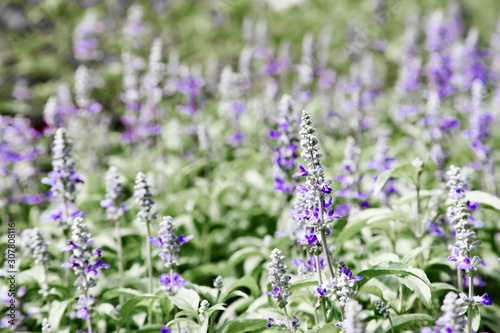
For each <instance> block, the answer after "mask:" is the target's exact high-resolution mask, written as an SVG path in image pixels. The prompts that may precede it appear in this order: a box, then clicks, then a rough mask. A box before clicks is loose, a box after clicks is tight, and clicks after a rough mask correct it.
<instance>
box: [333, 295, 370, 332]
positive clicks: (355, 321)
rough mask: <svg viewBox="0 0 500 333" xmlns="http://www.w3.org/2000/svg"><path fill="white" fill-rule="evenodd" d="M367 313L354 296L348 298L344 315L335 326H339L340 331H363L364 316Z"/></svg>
mask: <svg viewBox="0 0 500 333" xmlns="http://www.w3.org/2000/svg"><path fill="white" fill-rule="evenodd" d="M366 317H368V315H367V313H366V312H364V311H363V307H362V306H361V304H359V303H358V301H356V300H355V299H354V298H352V299H349V301H348V302H347V304H346V306H345V315H344V320H343V321H342V323H338V324H337V326H340V327H341V331H340V332H341V333H365V332H366V331H365V322H364V320H365V318H366Z"/></svg>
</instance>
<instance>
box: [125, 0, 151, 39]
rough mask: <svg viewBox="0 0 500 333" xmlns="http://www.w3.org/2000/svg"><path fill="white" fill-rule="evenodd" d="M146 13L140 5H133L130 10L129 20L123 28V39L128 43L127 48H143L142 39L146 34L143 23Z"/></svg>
mask: <svg viewBox="0 0 500 333" xmlns="http://www.w3.org/2000/svg"><path fill="white" fill-rule="evenodd" d="M143 16H144V12H143V10H142V7H141V6H140V5H139V4H133V5H131V6H130V8H129V9H128V13H127V20H126V22H125V24H124V26H123V30H122V32H123V37H124V38H125V40H126V41H127V44H128V45H127V46H128V47H130V48H132V49H139V48H140V47H141V39H142V37H143V36H144V33H145V32H146V31H145V30H146V29H145V27H144V25H143V23H142V19H143Z"/></svg>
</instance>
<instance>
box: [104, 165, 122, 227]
mask: <svg viewBox="0 0 500 333" xmlns="http://www.w3.org/2000/svg"><path fill="white" fill-rule="evenodd" d="M122 195H123V184H122V182H121V180H120V174H119V173H118V169H117V168H116V167H114V166H112V167H110V168H109V169H108V172H107V173H106V196H105V197H106V199H104V200H101V207H104V208H106V217H107V219H108V221H118V220H119V219H120V217H122V216H123V213H124V212H125V210H126V207H125V204H124V203H120V199H121V197H122Z"/></svg>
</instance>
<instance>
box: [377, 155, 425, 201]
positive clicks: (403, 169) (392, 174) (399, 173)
mask: <svg viewBox="0 0 500 333" xmlns="http://www.w3.org/2000/svg"><path fill="white" fill-rule="evenodd" d="M417 172H418V170H417V169H416V168H415V167H414V166H413V165H412V164H411V163H408V162H406V163H403V164H399V165H396V166H394V167H393V168H391V169H389V170H385V171H383V172H382V173H381V174H380V175H379V176H378V177H377V181H376V182H375V187H374V188H373V195H377V194H378V193H379V192H380V191H381V190H382V188H383V187H384V185H385V183H387V181H388V180H389V179H391V178H402V177H407V178H409V179H411V180H412V181H414V179H415V176H416V175H417Z"/></svg>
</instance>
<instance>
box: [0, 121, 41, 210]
mask: <svg viewBox="0 0 500 333" xmlns="http://www.w3.org/2000/svg"><path fill="white" fill-rule="evenodd" d="M38 136H39V133H38V132H37V131H36V130H35V129H34V128H32V127H31V126H30V122H29V119H28V118H25V117H21V116H16V117H9V116H0V178H1V179H2V181H1V182H0V197H1V198H0V207H3V206H4V205H7V204H11V203H12V204H14V203H18V202H24V203H27V204H36V203H39V202H40V201H42V199H43V195H41V194H38V193H36V192H37V191H38V186H36V184H33V185H31V179H32V178H34V177H33V176H34V174H35V170H36V168H34V167H33V165H32V164H31V163H32V161H34V160H35V158H36V157H37V155H38V154H39V153H40V152H41V150H40V149H38V148H36V147H35V145H34V143H35V139H36V138H37V137H38ZM37 181H38V180H37ZM20 183H23V184H24V183H27V186H26V185H25V186H23V188H22V189H21V188H20V187H19V184H20Z"/></svg>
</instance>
